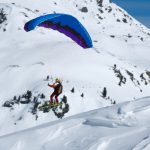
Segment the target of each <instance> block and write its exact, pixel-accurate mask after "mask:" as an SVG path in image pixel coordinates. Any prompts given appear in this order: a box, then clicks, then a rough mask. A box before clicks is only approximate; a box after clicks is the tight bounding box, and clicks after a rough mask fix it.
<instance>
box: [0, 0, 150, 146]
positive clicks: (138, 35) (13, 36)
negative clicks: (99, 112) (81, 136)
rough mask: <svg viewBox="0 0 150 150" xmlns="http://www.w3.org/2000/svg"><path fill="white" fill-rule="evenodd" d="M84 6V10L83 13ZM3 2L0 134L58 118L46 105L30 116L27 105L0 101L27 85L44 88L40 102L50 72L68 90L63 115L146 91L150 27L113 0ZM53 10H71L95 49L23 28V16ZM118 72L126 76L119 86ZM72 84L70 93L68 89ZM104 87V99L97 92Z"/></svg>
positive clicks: (148, 85)
mask: <svg viewBox="0 0 150 150" xmlns="http://www.w3.org/2000/svg"><path fill="white" fill-rule="evenodd" d="M83 7H87V10H88V12H82V11H81V10H82V8H83ZM2 8H3V9H4V12H5V14H6V17H7V19H6V20H5V21H3V22H2V23H1V24H0V40H1V43H0V72H1V74H0V91H1V92H0V93H1V94H0V105H1V107H0V133H1V135H4V134H8V133H11V132H15V131H18V130H22V129H25V128H29V127H32V126H36V125H39V124H42V123H44V122H49V121H53V120H56V119H57V117H56V116H55V115H54V114H53V113H52V112H50V113H45V114H43V113H42V112H38V120H35V116H33V115H32V114H31V113H30V112H28V111H29V110H30V107H31V105H32V104H29V105H15V106H14V107H13V108H14V109H13V110H12V109H8V108H4V107H2V105H3V103H4V102H5V101H6V100H10V99H12V98H13V97H14V96H17V97H18V96H19V95H22V94H23V93H25V92H26V91H27V90H31V91H32V93H33V97H34V96H38V95H39V94H41V93H44V94H45V96H46V99H45V100H44V101H46V100H49V95H50V94H51V92H52V89H49V87H48V86H47V84H48V83H52V82H53V80H54V79H55V78H56V77H59V78H62V79H63V85H64V91H63V94H64V95H66V96H67V97H68V103H69V106H70V109H69V112H68V113H67V114H65V117H68V116H72V115H75V114H78V113H82V112H86V111H90V110H93V109H97V108H100V107H105V106H109V105H112V102H113V101H116V102H117V103H120V102H123V101H127V100H133V99H137V98H140V97H145V96H149V88H150V72H149V71H150V65H149V64H150V60H149V54H150V52H149V49H150V30H149V29H147V28H146V27H144V26H143V25H141V24H140V23H139V22H138V21H136V20H135V19H134V18H132V17H131V16H130V15H129V14H127V12H125V11H124V10H122V9H121V8H119V7H118V6H116V5H115V4H113V3H109V1H104V4H103V7H101V6H98V4H97V1H96V0H88V1H81V0H72V1H71V0H69V1H68V0H57V1H56V0H45V1H44V2H43V1H41V0H36V2H35V1H33V0H32V1H31V0H26V1H20V0H1V1H0V10H1V9H2ZM54 12H57V13H69V14H72V15H74V16H75V17H77V18H78V19H79V20H80V21H81V22H82V24H83V25H84V26H85V27H86V28H87V30H88V31H89V33H90V34H91V36H92V39H93V43H94V48H91V49H86V50H84V49H82V48H80V47H79V46H78V45H77V44H76V43H74V42H73V41H72V40H70V39H69V38H67V37H66V36H65V35H62V34H60V33H58V32H56V31H53V30H47V29H43V28H36V30H34V31H32V32H29V33H26V32H25V31H24V29H23V27H24V24H25V23H26V22H27V21H29V20H30V19H33V18H35V17H38V16H40V15H43V14H48V13H54ZM114 64H116V65H117V68H116V71H115V70H113V66H114ZM119 72H121V75H122V76H123V79H126V82H125V84H124V83H122V84H121V86H119V85H118V84H119V81H120V78H119V77H118V76H119V75H120V74H119ZM132 74H133V76H132ZM142 74H143V77H142V76H141V75H142ZM47 75H49V76H50V77H52V78H51V79H50V80H49V81H45V79H46V77H47ZM73 87H74V88H75V93H71V92H70V90H71V89H72V88H73ZM104 87H106V88H107V91H108V97H109V99H108V100H106V99H103V98H102V97H101V92H102V90H103V88H104ZM82 93H84V97H83V98H82V97H81V96H80V95H81V94H82ZM62 96H63V95H62ZM62 96H61V97H62ZM40 101H41V102H42V103H43V100H40ZM94 130H96V129H94ZM18 147H19V146H18Z"/></svg>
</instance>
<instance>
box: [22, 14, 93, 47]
mask: <svg viewBox="0 0 150 150" xmlns="http://www.w3.org/2000/svg"><path fill="white" fill-rule="evenodd" d="M37 26H39V27H44V28H50V29H53V30H57V31H59V32H61V33H63V34H65V35H66V36H68V37H70V38H71V39H72V40H73V41H75V42H76V43H77V44H78V45H80V46H81V47H83V48H92V47H93V44H92V39H91V37H90V35H89V33H88V32H87V30H86V29H85V28H84V26H83V25H82V24H81V23H80V22H79V21H78V19H76V18H75V17H73V16H71V15H68V14H48V15H44V16H40V17H37V18H35V19H33V20H30V21H29V22H27V23H26V24H25V26H24V29H25V31H27V32H28V31H31V30H34V29H35V28H36V27H37Z"/></svg>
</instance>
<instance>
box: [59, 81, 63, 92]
mask: <svg viewBox="0 0 150 150" xmlns="http://www.w3.org/2000/svg"><path fill="white" fill-rule="evenodd" d="M58 86H59V88H58V94H61V93H62V91H63V86H62V84H61V83H59V85H58Z"/></svg>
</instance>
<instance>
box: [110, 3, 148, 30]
mask: <svg viewBox="0 0 150 150" xmlns="http://www.w3.org/2000/svg"><path fill="white" fill-rule="evenodd" d="M112 1H113V2H114V3H116V4H117V5H119V6H120V7H122V8H124V9H125V10H126V11H127V12H128V13H129V14H130V15H132V16H133V17H134V18H136V19H137V20H139V21H140V22H142V23H143V24H144V25H145V26H147V27H149V28H150V0H112Z"/></svg>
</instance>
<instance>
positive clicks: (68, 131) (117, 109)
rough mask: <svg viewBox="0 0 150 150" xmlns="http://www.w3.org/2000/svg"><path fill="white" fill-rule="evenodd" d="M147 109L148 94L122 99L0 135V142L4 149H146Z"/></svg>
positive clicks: (149, 140)
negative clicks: (136, 98) (139, 97)
mask: <svg viewBox="0 0 150 150" xmlns="http://www.w3.org/2000/svg"><path fill="white" fill-rule="evenodd" d="M149 111H150V98H149V97H146V98H143V99H138V100H135V101H132V102H131V101H129V102H124V103H120V104H117V105H115V106H111V107H106V108H103V109H97V110H93V111H90V112H87V113H82V114H79V115H75V116H72V117H68V118H66V119H63V120H58V121H54V122H49V123H46V124H42V125H40V126H36V127H33V128H30V129H26V130H23V131H19V132H16V133H11V134H8V135H3V136H0V145H1V149H5V150H14V149H15V150H26V149H32V150H43V149H44V150H49V149H53V150H58V149H63V150H70V149H71V150H83V149H84V150H110V149H111V150H120V149H123V150H129V149H133V150H148V149H149V148H150V137H149V134H150V128H149V127H150V125H149V123H150V119H149V116H148V115H147V114H149ZM35 139H36V140H35Z"/></svg>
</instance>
